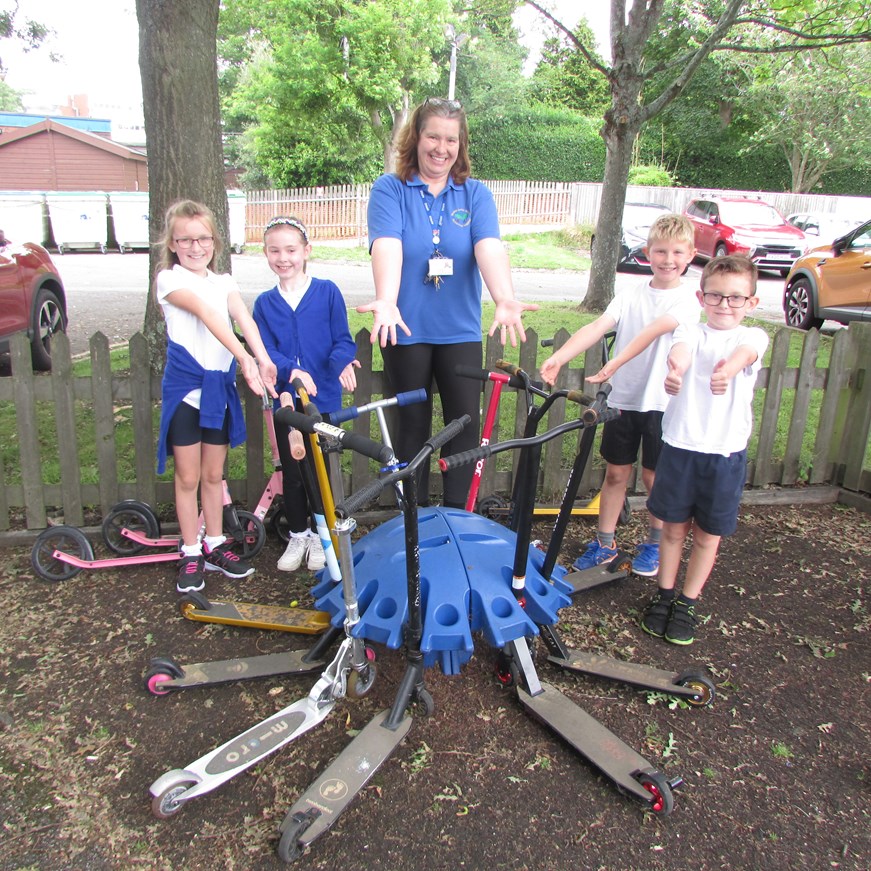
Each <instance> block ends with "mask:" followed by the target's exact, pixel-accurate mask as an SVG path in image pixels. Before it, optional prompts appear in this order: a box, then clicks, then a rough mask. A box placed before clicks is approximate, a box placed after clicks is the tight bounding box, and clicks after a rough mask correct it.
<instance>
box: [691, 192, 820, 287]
mask: <svg viewBox="0 0 871 871" xmlns="http://www.w3.org/2000/svg"><path fill="white" fill-rule="evenodd" d="M684 214H685V215H686V216H687V218H689V220H690V223H692V225H693V231H694V233H695V240H696V249H697V251H698V256H699V257H704V258H706V259H709V258H711V257H722V256H723V255H725V254H746V255H747V256H748V257H749V258H750V259H751V260H753V261H754V262H755V263H756V265H757V266H758V267H759V268H760V269H767V270H770V271H772V272H779V273H780V274H781V275H782V276H783V277H784V278H786V276H787V275H788V274H789V270H790V269H792V264H793V263H794V262H795V260H796V258H797V257H801V255H802V254H803V253H804V250H805V248H806V247H807V241H806V239H805V235H804V233H803V232H802V231H801V230H799V228H798V227H794V226H793V225H792V224H788V223H787V222H786V221H785V220H784V218H783V216H782V215H781V214H780V212H778V211H777V209H775V208H774V206H771V205H769V204H768V203H766V202H763V201H762V200H757V199H752V198H750V197H737V196H736V197H711V198H709V199H704V198H700V199H696V200H692V201H691V202H690V204H689V205H688V206H687V207H686V211H685V212H684Z"/></svg>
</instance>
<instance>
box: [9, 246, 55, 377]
mask: <svg viewBox="0 0 871 871" xmlns="http://www.w3.org/2000/svg"><path fill="white" fill-rule="evenodd" d="M66 328H67V298H66V293H65V292H64V286H63V282H62V281H61V279H60V276H59V275H58V272H57V269H55V266H54V263H52V261H51V257H49V255H48V251H46V250H45V248H43V247H42V246H41V245H35V244H33V243H32V242H22V243H21V244H20V245H16V244H13V243H11V242H8V241H7V239H6V236H5V234H4V233H3V231H2V230H0V352H6V351H8V350H9V338H10V336H12V335H14V334H15V333H22V332H23V333H27V336H28V338H29V339H30V345H31V356H32V358H33V368H34V369H38V370H42V371H46V370H48V369H51V338H52V336H53V335H54V334H55V333H58V332H62V331H65V330H66Z"/></svg>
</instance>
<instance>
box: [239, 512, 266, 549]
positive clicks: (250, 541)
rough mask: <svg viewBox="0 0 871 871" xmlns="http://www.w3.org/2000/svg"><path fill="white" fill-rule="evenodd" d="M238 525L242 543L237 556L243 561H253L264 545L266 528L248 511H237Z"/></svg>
mask: <svg viewBox="0 0 871 871" xmlns="http://www.w3.org/2000/svg"><path fill="white" fill-rule="evenodd" d="M236 515H237V516H238V518H239V524H240V525H241V527H242V541H241V547H240V549H239V556H241V557H242V559H245V560H251V559H254V557H256V556H257V554H259V553H260V551H261V550H263V545H265V544H266V527H265V526H264V525H263V521H262V520H261V519H260V518H259V517H258V516H257V515H256V514H252V513H251V512H250V511H237V512H236Z"/></svg>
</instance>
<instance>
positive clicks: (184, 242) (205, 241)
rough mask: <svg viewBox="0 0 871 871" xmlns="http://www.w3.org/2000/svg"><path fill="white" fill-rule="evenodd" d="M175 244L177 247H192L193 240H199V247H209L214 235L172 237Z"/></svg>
mask: <svg viewBox="0 0 871 871" xmlns="http://www.w3.org/2000/svg"><path fill="white" fill-rule="evenodd" d="M173 241H174V242H175V244H176V245H178V247H179V248H185V249H187V248H191V247H193V244H194V242H199V244H200V248H209V247H210V246H211V245H212V244H213V243H214V241H215V237H214V236H195V237H194V238H191V237H190V236H182V237H181V239H173Z"/></svg>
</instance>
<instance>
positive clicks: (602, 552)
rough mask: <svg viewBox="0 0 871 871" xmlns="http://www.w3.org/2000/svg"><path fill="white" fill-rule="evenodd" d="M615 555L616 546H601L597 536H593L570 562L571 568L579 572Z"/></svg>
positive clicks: (606, 560) (604, 561)
mask: <svg viewBox="0 0 871 871" xmlns="http://www.w3.org/2000/svg"><path fill="white" fill-rule="evenodd" d="M615 556H617V548H616V547H603V546H602V545H601V544H600V543H599V539H598V538H594V539H593V540H592V541H591V542H590V543H589V544H588V545H587V549H586V550H585V551H584V552H583V553H582V554H581V555H580V556H579V557H578V558H577V559H576V560H575V561H574V563H572V568H573V569H576V570H577V571H579V572H582V571H584V570H585V569H592V568H594V567H595V566H599V565H601V564H602V563H606V562H608V560H611V559H614V557H615Z"/></svg>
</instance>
